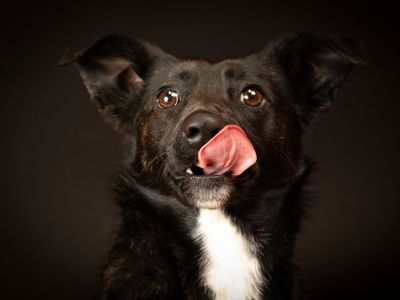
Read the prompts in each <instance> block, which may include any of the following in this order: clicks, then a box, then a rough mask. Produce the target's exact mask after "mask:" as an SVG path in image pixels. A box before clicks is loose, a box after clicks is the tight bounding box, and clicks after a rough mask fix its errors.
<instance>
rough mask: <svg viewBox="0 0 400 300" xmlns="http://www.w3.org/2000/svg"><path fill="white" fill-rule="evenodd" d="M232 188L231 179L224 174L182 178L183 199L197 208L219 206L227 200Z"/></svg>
mask: <svg viewBox="0 0 400 300" xmlns="http://www.w3.org/2000/svg"><path fill="white" fill-rule="evenodd" d="M233 190H234V185H233V182H232V180H231V179H230V178H229V177H228V176H224V175H222V176H206V175H201V176H196V175H193V176H186V177H185V178H184V189H183V194H184V195H183V196H184V197H185V199H184V201H185V202H186V203H188V204H189V205H191V206H194V207H197V208H207V209H216V208H220V207H222V206H224V205H225V204H226V202H227V201H228V200H229V198H230V197H231V195H232V192H233Z"/></svg>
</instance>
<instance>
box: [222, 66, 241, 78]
mask: <svg viewBox="0 0 400 300" xmlns="http://www.w3.org/2000/svg"><path fill="white" fill-rule="evenodd" d="M224 75H225V77H226V78H227V79H232V80H239V79H242V78H243V77H244V71H243V70H242V69H240V68H232V67H231V68H228V69H226V70H225V72H224Z"/></svg>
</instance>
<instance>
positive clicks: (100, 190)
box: [0, 1, 400, 299]
mask: <svg viewBox="0 0 400 300" xmlns="http://www.w3.org/2000/svg"><path fill="white" fill-rule="evenodd" d="M32 2H34V4H30V5H26V4H22V3H17V4H15V5H14V6H13V7H10V6H8V7H7V4H2V12H1V15H2V17H1V21H0V22H1V30H2V32H3V33H2V35H1V37H0V38H1V40H0V41H1V47H0V51H1V66H0V68H1V69H0V70H1V73H0V79H1V81H0V84H1V86H0V95H1V96H0V97H1V116H0V133H1V148H0V151H1V152H0V154H1V155H0V172H1V173H0V179H1V181H0V182H1V189H0V191H1V194H0V195H1V196H0V197H1V198H0V200H1V202H0V222H1V223H0V241H1V244H0V284H1V288H0V298H1V299H86V298H88V296H89V295H90V293H91V291H92V289H93V287H94V285H95V282H96V274H97V273H98V271H99V269H100V267H101V265H102V263H103V262H104V258H105V255H106V252H107V247H108V246H109V245H110V241H111V235H112V232H113V229H114V228H115V225H116V214H115V209H114V208H113V206H112V204H111V200H110V197H109V192H108V190H107V189H108V187H109V185H110V184H111V180H110V175H111V174H112V171H113V170H114V169H115V167H116V165H117V162H118V161H119V160H120V159H121V157H122V147H121V138H120V137H119V136H118V135H117V134H115V133H114V132H112V130H111V129H110V128H109V127H108V126H107V125H105V124H103V122H102V120H101V119H100V117H99V116H98V115H97V113H96V111H95V110H94V109H93V108H92V107H91V105H90V103H89V101H88V97H87V94H86V92H85V90H84V88H83V86H82V84H81V82H80V80H79V78H78V75H77V72H76V71H75V70H74V69H73V68H59V67H58V66H57V64H56V63H57V61H58V59H59V57H60V56H61V54H62V53H63V51H64V49H65V48H66V47H68V46H79V45H84V44H86V43H88V42H91V41H93V40H95V39H97V38H99V37H101V36H102V35H105V34H107V33H126V34H129V35H131V36H136V37H142V38H144V39H147V40H149V41H151V42H153V43H156V44H158V45H159V46H160V47H162V48H163V49H164V50H165V51H167V52H170V53H172V54H175V55H178V56H179V55H184V56H185V55H189V56H200V57H206V58H210V59H222V58H226V57H236V56H244V55H247V54H250V53H252V52H255V51H258V50H259V49H261V48H262V47H263V45H264V44H265V43H266V42H267V41H270V40H271V39H274V38H277V37H280V36H282V35H283V34H286V33H291V32H297V31H312V32H322V33H328V34H332V35H339V36H348V37H352V38H355V39H360V40H362V41H364V42H365V44H366V48H367V50H368V56H369V61H370V65H369V66H368V67H360V68H358V69H357V70H356V71H355V72H354V73H353V74H352V76H351V78H350V79H349V80H348V82H347V83H346V85H345V87H344V89H343V90H342V92H341V94H340V96H339V98H338V101H337V103H336V106H335V107H334V109H333V110H332V111H331V112H330V113H328V114H326V115H323V116H322V117H321V119H320V121H318V122H316V123H314V124H313V126H312V128H311V129H310V130H309V133H308V135H307V138H306V148H307V149H308V150H309V152H311V153H312V154H313V156H314V157H315V158H316V159H317V160H318V161H319V168H318V170H317V172H316V173H315V176H314V185H313V190H314V193H315V198H316V203H315V205H314V207H313V209H312V214H311V216H310V218H309V220H308V222H307V226H306V227H305V229H304V232H303V234H302V235H301V236H300V243H299V247H298V251H297V252H298V257H299V265H300V267H301V269H302V270H303V273H304V277H305V279H306V280H307V282H308V285H309V288H310V292H311V295H312V299H365V298H367V297H374V296H375V297H376V299H385V298H387V297H388V295H389V293H390V292H397V296H399V292H398V288H396V285H398V284H399V279H400V278H399V275H398V274H399V273H400V271H399V267H400V259H399V250H400V243H399V233H398V230H399V229H400V226H399V225H400V220H399V210H400V205H399V203H398V202H399V200H400V199H399V194H400V193H399V185H398V183H399V182H398V181H399V180H398V176H399V175H398V174H399V171H398V170H399V167H400V165H399V162H400V160H399V157H398V154H399V150H400V149H399V130H398V115H399V114H398V110H399V109H400V99H399V97H398V95H399V93H398V92H397V90H398V80H399V78H398V67H399V64H398V57H399V50H400V48H399V42H398V39H399V31H398V30H397V29H398V28H397V25H398V20H397V18H398V14H397V13H396V10H395V9H394V8H392V7H387V6H386V5H385V3H383V2H382V1H381V2H378V3H377V2H374V4H373V5H372V4H368V3H367V2H366V1H364V2H359V3H355V2H350V3H340V2H334V3H328V2H326V1H325V2H324V1H321V2H320V3H316V2H303V3H301V4H300V3H299V4H294V5H293V4H292V5H289V4H287V3H283V2H281V4H276V3H275V2H276V1H274V2H273V3H270V2H268V1H263V2H261V1H260V2H259V3H257V2H252V1H241V2H240V5H239V4H233V3H232V2H228V1H226V2H217V1H213V2H211V3H212V4H210V3H208V4H205V2H202V1H198V2H196V4H192V3H190V2H189V1H187V2H185V3H184V4H172V3H170V2H169V1H165V2H160V3H157V2H152V1H143V2H144V3H139V2H138V1H130V2H127V3H125V4H124V3H117V2H113V3H112V4H108V5H106V6H103V5H100V4H73V3H66V2H63V3H62V2H60V3H57V5H55V4H53V5H52V6H49V5H44V4H42V3H38V2H37V1H32ZM392 297H394V296H392Z"/></svg>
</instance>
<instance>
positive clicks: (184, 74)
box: [176, 70, 193, 82]
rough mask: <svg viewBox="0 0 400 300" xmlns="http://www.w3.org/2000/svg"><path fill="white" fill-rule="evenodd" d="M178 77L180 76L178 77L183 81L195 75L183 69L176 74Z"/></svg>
mask: <svg viewBox="0 0 400 300" xmlns="http://www.w3.org/2000/svg"><path fill="white" fill-rule="evenodd" d="M176 77H177V78H178V79H180V80H182V81H185V82H186V81H189V80H190V79H191V78H192V77H193V75H192V74H191V73H190V72H189V71H186V70H185V71H181V72H179V73H178V74H177V75H176Z"/></svg>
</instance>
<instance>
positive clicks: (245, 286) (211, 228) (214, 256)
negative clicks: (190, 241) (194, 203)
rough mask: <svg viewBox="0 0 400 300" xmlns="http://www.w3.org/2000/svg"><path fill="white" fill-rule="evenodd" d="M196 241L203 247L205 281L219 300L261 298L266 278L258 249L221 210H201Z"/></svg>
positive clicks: (255, 299)
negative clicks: (258, 255) (259, 259)
mask: <svg viewBox="0 0 400 300" xmlns="http://www.w3.org/2000/svg"><path fill="white" fill-rule="evenodd" d="M194 237H195V238H196V240H198V241H200V243H201V245H202V251H203V256H202V258H201V262H200V264H201V270H202V273H201V276H202V280H203V282H204V284H205V285H206V286H207V287H208V288H210V289H211V290H212V291H213V292H214V293H215V299H216V300H225V299H226V300H242V299H243V300H245V299H246V300H247V299H254V300H257V299H259V298H260V288H261V285H262V281H263V278H262V274H261V265H260V262H259V261H258V259H257V257H256V256H255V255H254V247H255V245H254V243H253V242H251V241H250V240H249V239H247V238H246V237H245V236H243V235H242V234H241V233H240V231H239V230H238V228H237V227H236V226H235V225H234V224H233V223H232V221H231V219H230V218H229V217H228V216H226V215H225V214H224V213H223V212H222V211H221V210H218V209H214V210H209V209H200V212H199V216H198V220H197V227H196V230H195V232H194Z"/></svg>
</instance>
